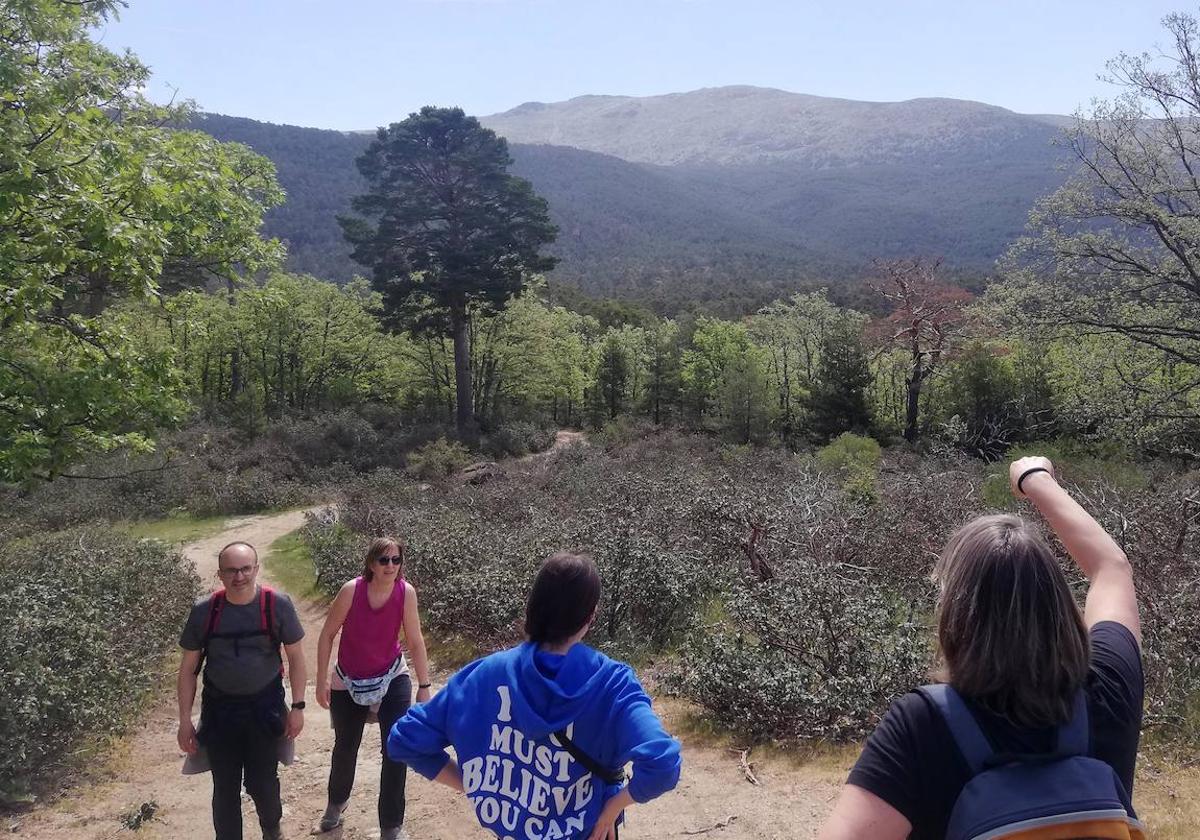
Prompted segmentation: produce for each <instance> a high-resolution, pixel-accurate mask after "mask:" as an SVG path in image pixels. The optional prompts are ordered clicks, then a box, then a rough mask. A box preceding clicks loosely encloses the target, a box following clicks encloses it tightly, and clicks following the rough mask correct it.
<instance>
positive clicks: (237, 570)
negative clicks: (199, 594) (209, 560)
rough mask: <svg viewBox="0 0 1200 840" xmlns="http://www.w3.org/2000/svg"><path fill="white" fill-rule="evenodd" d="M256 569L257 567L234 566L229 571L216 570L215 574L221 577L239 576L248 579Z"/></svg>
mask: <svg viewBox="0 0 1200 840" xmlns="http://www.w3.org/2000/svg"><path fill="white" fill-rule="evenodd" d="M257 568H258V566H257V565H254V566H236V567H234V568H231V569H217V574H219V575H220V576H221V577H238V576H239V575H241V576H242V577H249V576H250V575H252V574H254V570H255V569H257Z"/></svg>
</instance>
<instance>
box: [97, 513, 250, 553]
mask: <svg viewBox="0 0 1200 840" xmlns="http://www.w3.org/2000/svg"><path fill="white" fill-rule="evenodd" d="M229 519H230V518H229V517H227V516H208V517H198V516H192V515H191V514H187V513H181V514H177V515H172V516H168V517H167V518H166V519H138V520H134V521H127V522H118V523H117V524H116V525H115V526H114V527H115V528H116V529H117V530H118V531H122V532H124V533H126V534H128V535H129V536H131V537H134V538H135V539H153V540H160V541H161V542H165V543H170V544H172V545H175V544H179V543H188V542H194V541H196V540H199V539H204V538H205V537H211V536H213V535H214V534H219V533H221V532H222V531H224V530H225V527H226V525H227V524H228V522H229Z"/></svg>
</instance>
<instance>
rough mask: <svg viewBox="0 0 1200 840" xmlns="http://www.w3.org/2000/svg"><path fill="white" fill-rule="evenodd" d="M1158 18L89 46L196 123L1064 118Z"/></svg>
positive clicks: (117, 25)
mask: <svg viewBox="0 0 1200 840" xmlns="http://www.w3.org/2000/svg"><path fill="white" fill-rule="evenodd" d="M1171 11H1190V12H1192V13H1193V14H1195V13H1197V6H1196V3H1195V0H1192V2H1190V3H1184V2H1167V0H823V2H815V0H320V2H317V0H129V8H128V9H126V10H125V11H124V12H123V13H122V15H121V19H120V20H119V21H117V22H110V23H109V24H108V26H107V27H106V28H105V29H104V30H103V31H102V32H100V33H98V37H100V38H101V39H102V40H103V42H104V43H105V44H106V45H107V46H109V47H111V48H123V47H130V48H132V49H133V50H134V52H136V53H137V54H138V55H139V56H140V57H141V58H142V60H143V61H145V62H146V63H147V64H149V65H150V66H151V68H152V69H153V70H154V81H153V84H152V86H151V88H150V91H149V93H150V95H151V96H152V97H154V98H155V99H166V98H169V97H170V95H171V91H173V90H175V91H178V96H180V97H181V98H190V99H194V100H196V102H197V103H198V104H199V105H200V107H202V108H203V109H205V110H209V111H216V112H220V113H224V114H230V115H233V116H242V117H253V118H255V119H260V120H268V121H271V122H281V123H292V124H296V125H306V126H317V127H321V128H338V129H362V128H372V127H374V126H377V125H381V124H386V123H389V122H393V121H395V120H399V119H403V118H404V117H405V116H406V115H407V114H408V113H409V112H411V111H413V110H415V109H417V108H419V107H420V106H421V105H424V104H436V105H459V106H462V107H463V108H464V109H466V110H467V112H468V113H473V114H477V115H484V114H490V113H494V112H497V111H503V110H507V109H508V108H512V107H514V106H516V105H519V104H521V103H522V102H527V101H530V100H539V101H543V102H553V101H558V100H562V99H569V98H571V97H573V96H579V95H581V94H587V93H608V94H627V95H635V96H644V95H651V94H659V93H672V92H677V91H686V90H694V89H696V88H700V87H713V86H718V85H730V84H751V85H761V86H764V87H777V88H783V89H785V90H791V91H796V92H800V93H812V94H818V95H821V96H840V97H845V98H848V99H871V100H901V99H911V98H914V97H919V96H949V97H955V98H961V99H975V100H979V101H982V102H988V103H991V104H994V105H1001V106H1003V107H1006V108H1011V109H1012V110H1015V111H1022V112H1026V113H1071V112H1073V111H1074V110H1075V109H1076V108H1077V107H1078V106H1080V105H1083V104H1086V103H1087V102H1088V101H1089V100H1090V99H1091V98H1092V97H1094V96H1108V95H1110V94H1111V88H1108V87H1107V86H1105V85H1103V84H1101V83H1100V82H1098V81H1097V79H1096V76H1097V74H1099V73H1101V72H1102V71H1103V69H1104V63H1105V61H1106V60H1107V59H1109V58H1111V57H1113V56H1114V55H1116V54H1117V53H1118V52H1120V51H1122V50H1125V51H1127V52H1140V51H1142V50H1147V49H1151V48H1153V47H1154V46H1155V45H1156V44H1164V45H1165V33H1164V31H1163V30H1162V28H1161V26H1160V20H1161V18H1162V16H1163V15H1165V14H1167V13H1168V12H1171Z"/></svg>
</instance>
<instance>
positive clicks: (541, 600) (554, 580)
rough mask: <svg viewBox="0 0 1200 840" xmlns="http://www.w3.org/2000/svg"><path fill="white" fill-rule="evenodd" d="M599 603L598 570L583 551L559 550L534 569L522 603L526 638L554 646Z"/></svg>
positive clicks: (580, 625) (583, 622)
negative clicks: (533, 575)
mask: <svg viewBox="0 0 1200 840" xmlns="http://www.w3.org/2000/svg"><path fill="white" fill-rule="evenodd" d="M599 603H600V573H599V572H597V571H596V564H595V563H594V562H593V561H592V558H591V557H590V556H589V555H587V554H570V553H568V552H565V551H560V552H559V553H557V554H552V555H550V556H549V557H547V558H546V560H545V561H543V563H542V567H541V568H540V569H538V573H537V577H536V578H534V580H533V589H532V590H530V592H529V600H528V601H526V602H525V635H527V636H528V637H529V641H531V642H537V643H539V644H550V645H555V644H559V643H560V642H564V641H566V640H567V639H569V638H571V637H572V636H574V635H575V634H576V633H578V632H579V631H580V630H582V629H583V627H584V625H586V624H587V623H588V621H589V620H591V618H592V614H593V613H595V611H596V605H597V604H599Z"/></svg>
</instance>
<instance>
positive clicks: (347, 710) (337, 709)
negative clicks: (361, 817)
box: [329, 674, 412, 829]
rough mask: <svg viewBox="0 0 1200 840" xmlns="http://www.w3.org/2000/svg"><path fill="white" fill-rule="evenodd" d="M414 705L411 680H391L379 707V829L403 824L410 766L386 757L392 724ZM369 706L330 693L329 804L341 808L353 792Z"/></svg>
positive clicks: (405, 677)
mask: <svg viewBox="0 0 1200 840" xmlns="http://www.w3.org/2000/svg"><path fill="white" fill-rule="evenodd" d="M411 704H412V680H411V679H410V678H409V676H408V674H401V675H400V676H398V677H396V678H395V679H394V680H392V684H391V685H389V686H388V692H387V694H386V695H385V696H384V698H383V702H381V703H380V704H379V738H380V741H381V747H382V750H383V768H382V770H381V771H380V774H379V827H380V828H381V829H389V828H398V827H399V826H401V825H403V824H404V783H405V781H406V780H407V778H408V765H406V764H401V763H400V762H398V761H392V760H391V759H390V758H388V755H387V737H388V733H389V732H390V731H391V729H392V724H394V723H395V722H396V721H398V720H399V719H400V718H401V717H403V716H404V713H405V712H406V711H408V707H409V706H410V705H411ZM368 711H369V710H368V708H367V707H366V706H360V705H359V704H358V703H355V702H354V700H353V699H351V697H350V692H349V691H333V692H330V700H329V717H330V718H331V719H332V720H333V760H332V762H331V765H330V768H329V801H330V802H332V803H334V804H339V805H340V804H341V803H343V802H345V801H346V800H347V799H349V798H350V791H351V790H352V789H353V788H354V771H355V769H356V767H357V765H358V747H359V745H360V744H361V743H362V735H363V727H365V726H366V724H367V712H368Z"/></svg>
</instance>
